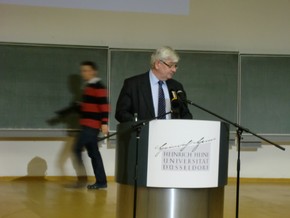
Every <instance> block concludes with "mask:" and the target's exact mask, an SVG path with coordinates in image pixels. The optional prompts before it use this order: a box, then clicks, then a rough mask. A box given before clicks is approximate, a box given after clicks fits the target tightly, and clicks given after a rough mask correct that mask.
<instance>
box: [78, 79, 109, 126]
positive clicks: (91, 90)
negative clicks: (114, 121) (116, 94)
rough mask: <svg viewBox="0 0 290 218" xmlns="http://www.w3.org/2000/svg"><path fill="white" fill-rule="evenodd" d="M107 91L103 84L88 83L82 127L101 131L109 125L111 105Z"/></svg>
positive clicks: (82, 109) (82, 111) (84, 97)
mask: <svg viewBox="0 0 290 218" xmlns="http://www.w3.org/2000/svg"><path fill="white" fill-rule="evenodd" d="M107 95H108V93H107V89H106V87H105V86H104V85H103V83H102V82H100V81H96V82H93V83H88V84H87V86H86V87H85V88H84V92H83V98H82V103H81V119H80V125H82V126H87V127H91V128H95V129H100V128H101V125H103V124H108V116H109V110H110V108H109V103H108V98H107Z"/></svg>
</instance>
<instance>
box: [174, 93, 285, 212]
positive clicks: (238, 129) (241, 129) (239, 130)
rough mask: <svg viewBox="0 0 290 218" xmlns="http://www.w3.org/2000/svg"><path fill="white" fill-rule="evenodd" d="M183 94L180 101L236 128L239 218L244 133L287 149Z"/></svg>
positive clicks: (237, 206) (237, 210)
mask: <svg viewBox="0 0 290 218" xmlns="http://www.w3.org/2000/svg"><path fill="white" fill-rule="evenodd" d="M181 93H182V92H179V93H178V92H177V94H180V100H181V101H182V102H184V103H187V104H190V105H192V106H195V107H197V108H199V109H201V110H203V111H205V112H207V113H209V114H211V115H213V116H215V117H217V118H219V119H220V120H222V121H224V122H226V123H228V124H230V125H232V126H234V127H236V139H237V150H238V158H237V185H236V186H237V187H236V218H238V217H239V195H240V170H241V156H240V155H241V138H242V134H243V132H247V133H250V134H252V135H253V136H256V137H257V138H259V139H261V140H263V141H265V142H268V143H269V144H271V145H274V146H275V147H277V148H279V149H281V150H283V151H285V148H283V147H282V146H280V145H278V144H276V143H274V142H272V141H270V140H268V139H266V138H264V137H262V136H260V135H258V134H256V133H254V132H252V131H251V130H249V129H247V128H245V127H243V126H241V125H239V124H237V123H235V122H232V121H230V120H228V119H226V118H224V117H222V116H220V115H218V114H216V113H214V112H212V111H210V110H207V109H206V108H204V107H201V106H199V105H197V104H195V103H194V102H192V101H190V100H187V99H186V98H185V96H182V94H181Z"/></svg>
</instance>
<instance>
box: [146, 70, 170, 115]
mask: <svg viewBox="0 0 290 218" xmlns="http://www.w3.org/2000/svg"><path fill="white" fill-rule="evenodd" d="M149 80H150V86H151V92H152V99H153V105H154V112H155V117H157V116H158V95H159V93H158V92H159V84H158V81H159V79H158V78H157V77H156V76H155V75H154V73H153V72H152V70H150V71H149ZM162 89H163V92H164V97H165V105H166V106H165V110H166V112H169V111H170V110H171V103H170V96H169V90H168V87H167V84H166V82H165V81H164V82H163V85H162ZM166 119H171V114H167V115H166Z"/></svg>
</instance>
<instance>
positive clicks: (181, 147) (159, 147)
mask: <svg viewBox="0 0 290 218" xmlns="http://www.w3.org/2000/svg"><path fill="white" fill-rule="evenodd" d="M215 140H216V139H215V138H212V139H204V137H202V138H201V139H199V140H198V141H193V140H192V139H191V140H189V141H188V142H187V143H184V144H179V145H168V143H167V142H165V143H164V144H162V145H157V146H156V147H155V149H156V150H157V152H156V154H155V157H158V155H159V154H160V153H161V152H162V151H166V150H171V149H179V151H180V152H182V151H184V150H185V149H187V148H190V147H192V149H191V151H190V152H191V153H193V152H195V151H196V150H197V149H198V147H199V146H200V145H202V144H205V143H209V142H212V141H215Z"/></svg>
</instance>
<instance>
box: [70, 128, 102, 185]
mask: <svg viewBox="0 0 290 218" xmlns="http://www.w3.org/2000/svg"><path fill="white" fill-rule="evenodd" d="M99 132H100V131H99V130H98V129H94V128H90V127H82V129H81V132H80V135H79V137H78V139H77V141H76V143H75V145H74V148H73V153H74V155H75V158H76V159H75V161H74V168H75V170H76V173H77V177H78V181H79V182H85V181H86V180H87V174H86V170H85V166H84V163H83V159H82V151H83V149H84V148H86V150H87V152H88V155H89V157H90V158H91V162H92V167H93V170H94V174H95V177H96V183H98V184H106V183H107V178H106V173H105V169H104V164H103V160H102V156H101V153H100V151H99V147H98V141H97V139H98V134H99Z"/></svg>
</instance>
